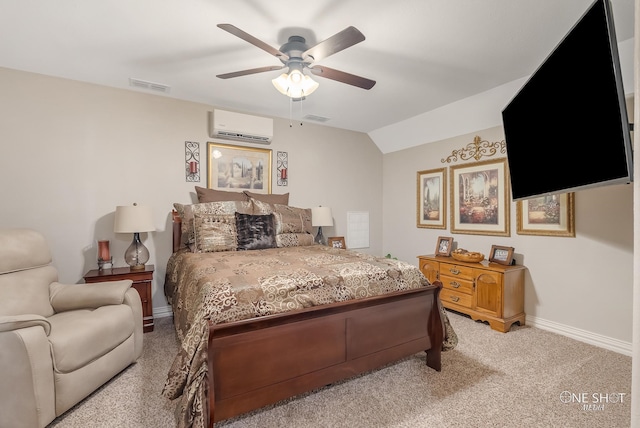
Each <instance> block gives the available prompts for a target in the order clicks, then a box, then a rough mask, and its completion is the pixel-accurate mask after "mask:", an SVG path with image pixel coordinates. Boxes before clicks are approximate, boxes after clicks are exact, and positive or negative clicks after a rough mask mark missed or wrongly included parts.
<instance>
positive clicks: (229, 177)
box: [207, 143, 271, 194]
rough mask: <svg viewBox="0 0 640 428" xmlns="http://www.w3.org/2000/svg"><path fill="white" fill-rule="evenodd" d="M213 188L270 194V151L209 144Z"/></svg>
mask: <svg viewBox="0 0 640 428" xmlns="http://www.w3.org/2000/svg"><path fill="white" fill-rule="evenodd" d="M207 160H208V174H207V186H208V187H209V188H210V189H218V190H230V191H237V192H242V191H244V190H250V191H252V192H255V193H265V194H269V193H271V149H261V148H255V147H243V146H234V145H231V144H218V143H208V144H207Z"/></svg>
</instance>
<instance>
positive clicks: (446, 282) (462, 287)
mask: <svg viewBox="0 0 640 428" xmlns="http://www.w3.org/2000/svg"><path fill="white" fill-rule="evenodd" d="M440 281H441V282H442V286H443V287H444V288H447V289H449V290H452V291H457V292H460V293H465V294H473V281H472V280H469V279H462V278H458V277H451V276H449V275H442V277H440Z"/></svg>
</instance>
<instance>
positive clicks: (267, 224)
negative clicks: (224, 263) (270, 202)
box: [235, 212, 276, 250]
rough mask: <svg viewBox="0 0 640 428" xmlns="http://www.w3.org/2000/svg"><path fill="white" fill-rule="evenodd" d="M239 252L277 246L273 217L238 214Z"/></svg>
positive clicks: (236, 215)
mask: <svg viewBox="0 0 640 428" xmlns="http://www.w3.org/2000/svg"><path fill="white" fill-rule="evenodd" d="M235 217H236V231H237V235H238V250H260V249H262V248H273V247H275V246H276V239H275V230H274V227H273V216H272V215H271V214H265V215H251V214H242V213H239V212H236V214H235Z"/></svg>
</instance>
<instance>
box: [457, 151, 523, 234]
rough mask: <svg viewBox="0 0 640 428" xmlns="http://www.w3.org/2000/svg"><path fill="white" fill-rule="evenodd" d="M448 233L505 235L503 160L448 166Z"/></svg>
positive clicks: (506, 198) (507, 207) (507, 204)
mask: <svg viewBox="0 0 640 428" xmlns="http://www.w3.org/2000/svg"><path fill="white" fill-rule="evenodd" d="M449 174H450V178H449V183H450V189H451V190H450V191H451V232H452V233H466V234H471V235H496V236H509V235H510V234H511V230H510V228H509V216H510V198H509V182H508V175H507V161H506V159H504V158H503V159H498V160H487V161H482V162H475V163H472V164H464V165H457V166H451V167H449Z"/></svg>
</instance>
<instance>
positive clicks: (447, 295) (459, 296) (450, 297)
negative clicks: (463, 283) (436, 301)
mask: <svg viewBox="0 0 640 428" xmlns="http://www.w3.org/2000/svg"><path fill="white" fill-rule="evenodd" d="M440 300H441V301H442V304H443V305H444V306H445V307H447V306H449V304H455V305H459V306H464V307H465V308H471V307H472V305H473V296H471V295H470V294H464V293H460V292H457V291H452V290H450V289H447V288H443V289H442V290H441V291H440Z"/></svg>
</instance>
